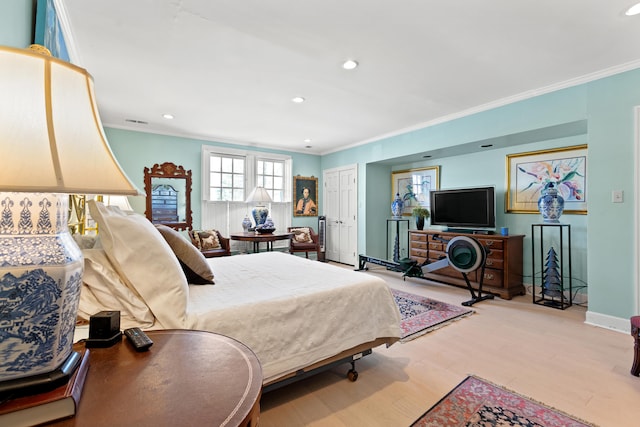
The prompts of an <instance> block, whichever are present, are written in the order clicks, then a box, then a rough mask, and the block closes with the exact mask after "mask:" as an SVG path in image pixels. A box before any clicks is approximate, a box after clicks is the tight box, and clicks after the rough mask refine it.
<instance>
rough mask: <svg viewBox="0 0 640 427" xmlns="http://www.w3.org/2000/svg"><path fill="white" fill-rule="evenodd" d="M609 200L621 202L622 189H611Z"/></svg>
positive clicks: (622, 196)
mask: <svg viewBox="0 0 640 427" xmlns="http://www.w3.org/2000/svg"><path fill="white" fill-rule="evenodd" d="M611 201H612V202H613V203H623V202H624V191H622V190H613V191H612V192H611Z"/></svg>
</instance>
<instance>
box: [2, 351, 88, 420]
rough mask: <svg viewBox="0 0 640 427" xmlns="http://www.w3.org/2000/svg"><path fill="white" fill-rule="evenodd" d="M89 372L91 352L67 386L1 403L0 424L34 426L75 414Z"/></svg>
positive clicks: (84, 355)
mask: <svg viewBox="0 0 640 427" xmlns="http://www.w3.org/2000/svg"><path fill="white" fill-rule="evenodd" d="M88 370H89V350H88V349H86V350H84V353H83V355H82V360H81V361H80V365H79V366H78V368H77V369H76V371H75V372H74V373H73V375H72V376H71V378H70V379H69V381H68V382H67V383H66V384H64V385H61V386H60V387H58V388H55V389H53V390H51V391H47V392H44V393H39V394H32V395H28V396H22V397H18V398H15V399H12V400H8V401H6V402H2V403H0V425H1V426H11V427H18V426H25V427H26V426H34V425H38V424H42V423H46V422H50V421H54V420H58V419H61V418H67V417H71V416H73V415H75V413H76V411H77V409H78V403H79V402H80V396H81V395H82V388H83V386H84V381H85V378H86V377H87V371H88Z"/></svg>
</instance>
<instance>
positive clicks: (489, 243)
mask: <svg viewBox="0 0 640 427" xmlns="http://www.w3.org/2000/svg"><path fill="white" fill-rule="evenodd" d="M485 243H486V244H487V246H493V240H487V241H486V242H485Z"/></svg>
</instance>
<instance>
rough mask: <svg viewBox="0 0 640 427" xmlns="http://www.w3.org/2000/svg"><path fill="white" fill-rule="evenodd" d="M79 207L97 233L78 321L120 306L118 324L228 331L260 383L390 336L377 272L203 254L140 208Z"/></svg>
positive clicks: (268, 255)
mask: <svg viewBox="0 0 640 427" xmlns="http://www.w3.org/2000/svg"><path fill="white" fill-rule="evenodd" d="M89 208H90V210H91V215H92V217H93V218H94V219H96V221H97V223H98V227H99V230H100V239H99V245H97V247H94V248H92V249H85V250H83V252H84V255H85V274H84V277H83V282H84V283H83V287H82V292H81V300H80V307H79V311H78V316H79V318H80V319H84V320H86V319H88V318H89V316H90V315H91V314H94V313H96V312H98V311H101V310H120V312H121V327H122V328H123V329H124V328H128V327H133V326H138V327H140V328H142V329H194V330H204V331H211V332H216V333H220V334H223V335H227V336H230V337H233V338H236V339H238V340H239V341H241V342H243V343H244V344H246V345H248V346H249V347H250V348H251V349H252V350H253V351H254V352H255V353H256V355H257V356H258V359H259V360H260V362H261V365H262V369H263V378H264V385H265V387H268V388H275V387H276V386H277V385H280V384H286V383H288V382H289V381H291V379H292V378H299V377H304V376H306V375H307V374H309V373H315V372H317V370H319V369H321V368H323V367H327V366H333V365H335V364H336V363H338V362H344V361H353V360H355V359H357V358H358V357H360V356H361V355H366V354H368V353H369V352H370V350H371V349H372V348H374V347H376V346H379V345H387V346H388V345H391V344H393V343H394V342H396V341H398V340H399V338H400V334H401V330H400V314H399V312H398V308H397V306H396V304H395V302H394V298H393V295H392V294H391V291H390V289H389V287H388V286H387V284H386V282H384V281H383V280H382V279H380V278H377V277H374V276H371V275H368V274H366V273H362V272H356V271H352V270H350V269H346V268H341V267H337V266H333V265H329V264H326V263H320V262H317V261H311V260H308V259H305V258H302V257H298V256H295V255H290V254H287V253H282V252H264V253H258V254H248V255H234V256H230V257H220V258H209V259H205V258H204V257H202V255H201V254H199V253H198V251H197V250H196V249H195V247H193V245H191V243H190V242H189V241H188V240H187V239H186V238H185V237H184V236H182V235H181V234H180V233H178V232H176V231H174V230H172V229H167V228H166V227H164V228H163V227H155V226H153V225H152V224H151V223H150V222H149V221H148V220H147V219H146V218H144V217H143V216H141V215H138V214H128V213H124V212H122V211H120V210H118V209H117V208H112V207H105V206H103V205H102V204H100V203H96V202H91V203H90V204H89ZM196 254H197V255H196ZM203 263H204V264H203ZM353 372H355V371H353ZM355 378H357V373H356V377H355ZM355 378H351V379H352V380H355Z"/></svg>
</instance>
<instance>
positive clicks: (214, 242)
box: [192, 230, 222, 251]
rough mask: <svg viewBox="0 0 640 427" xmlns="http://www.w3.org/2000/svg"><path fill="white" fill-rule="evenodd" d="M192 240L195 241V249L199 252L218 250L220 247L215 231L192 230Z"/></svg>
mask: <svg viewBox="0 0 640 427" xmlns="http://www.w3.org/2000/svg"><path fill="white" fill-rule="evenodd" d="M192 240H193V241H195V244H196V247H197V248H198V249H200V250H201V251H206V250H209V249H220V248H221V247H222V246H221V245H220V240H218V233H217V232H216V230H193V232H192Z"/></svg>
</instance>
